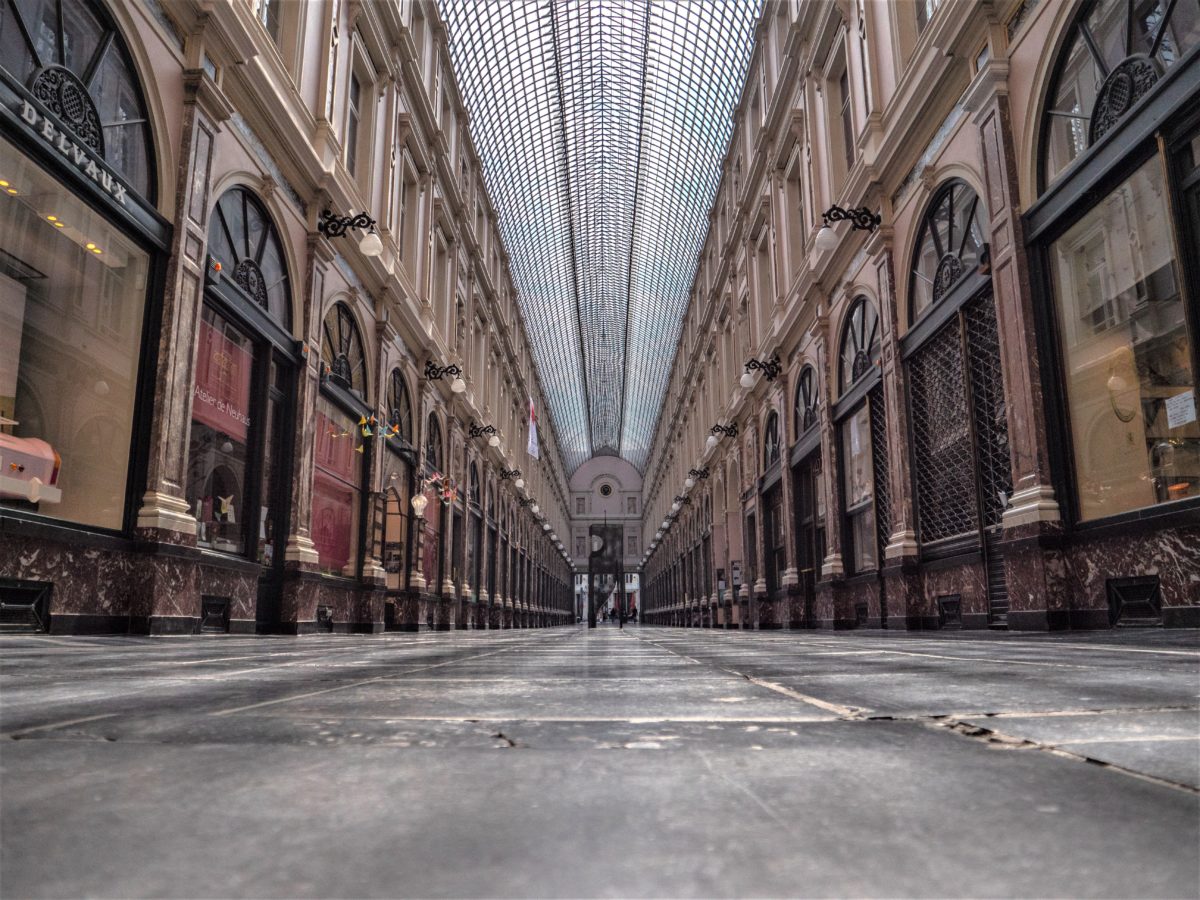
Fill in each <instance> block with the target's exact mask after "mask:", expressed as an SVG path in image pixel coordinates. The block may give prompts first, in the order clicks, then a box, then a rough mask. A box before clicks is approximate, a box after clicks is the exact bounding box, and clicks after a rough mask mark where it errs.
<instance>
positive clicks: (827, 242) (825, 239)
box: [816, 225, 838, 253]
mask: <svg viewBox="0 0 1200 900" xmlns="http://www.w3.org/2000/svg"><path fill="white" fill-rule="evenodd" d="M816 244H817V249H818V250H820V251H821V252H822V253H828V252H829V251H830V250H836V249H837V245H838V239H837V234H835V233H834V230H833V229H832V228H830V227H829V226H828V225H822V226H821V230H820V231H818V232H817V240H816Z"/></svg>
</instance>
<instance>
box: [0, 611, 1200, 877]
mask: <svg viewBox="0 0 1200 900" xmlns="http://www.w3.org/2000/svg"><path fill="white" fill-rule="evenodd" d="M1198 693H1200V634H1198V633H1197V632H1195V631H1163V630H1139V631H1133V630H1129V631H1114V632H1103V633H1071V634H1061V635H1030V634H972V633H958V634H945V633H939V634H895V633H883V632H861V631H860V632H853V633H836V634H835V633H792V632H720V631H695V630H674V629H663V628H647V627H637V626H630V627H626V628H625V629H624V630H618V629H617V628H616V626H613V625H606V626H602V627H600V628H598V629H595V630H592V631H589V630H587V629H586V627H583V626H580V627H575V626H571V627H568V628H560V629H551V630H545V631H501V632H452V633H440V634H416V635H414V634H403V635H401V634H389V635H383V636H362V637H341V636H339V637H335V636H322V637H303V638H283V637H278V638H275V637H259V638H253V637H233V636H213V637H207V636H205V637H187V638H133V637H111V638H95V637H80V638H69V637H51V636H32V635H7V636H3V637H0V896H3V897H74V896H92V897H159V896H164V897H165V896H169V897H392V896H396V897H401V896H403V897H409V896H415V897H448V896H449V897H526V896H528V897H627V896H639V897H640V896H663V897H674V896H679V897H709V896H736V897H746V896H756V897H759V896H848V897H863V896H887V897H898V896H920V897H967V896H971V897H976V896H978V897H985V896H986V897H990V896H1014V895H1016V896H1031V897H1032V896H1072V897H1076V896H1077V897H1093V896H1095V897H1196V896H1197V895H1198V894H1200V860H1198V853H1197V848H1198V847H1200V794H1198V793H1197V787H1198V786H1200V704H1198Z"/></svg>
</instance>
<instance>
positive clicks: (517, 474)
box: [500, 469, 525, 487]
mask: <svg viewBox="0 0 1200 900" xmlns="http://www.w3.org/2000/svg"><path fill="white" fill-rule="evenodd" d="M510 478H515V479H517V481H519V482H521V484H518V485H517V487H522V486H523V485H524V484H525V479H523V478H522V477H521V470H520V469H501V470H500V480H501V481H508V479H510Z"/></svg>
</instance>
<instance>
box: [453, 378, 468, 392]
mask: <svg viewBox="0 0 1200 900" xmlns="http://www.w3.org/2000/svg"><path fill="white" fill-rule="evenodd" d="M466 389H467V383H466V382H465V381H463V380H462V379H461V378H455V379H454V380H453V381H452V382H450V390H451V391H453V392H454V393H455V394H461V393H462V392H463V391H465V390H466Z"/></svg>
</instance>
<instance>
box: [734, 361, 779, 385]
mask: <svg viewBox="0 0 1200 900" xmlns="http://www.w3.org/2000/svg"><path fill="white" fill-rule="evenodd" d="M756 369H757V370H761V371H762V373H763V375H765V376H766V379H767V381H774V380H775V378H776V377H777V376H778V375H779V373H780V372H782V371H783V366H782V365H781V364H780V362H779V354H778V353H776V354H775V355H774V356H772V357H771V358H770V359H766V360H763V359H756V358H754V357H751V358H750V359H748V360H746V374H745V375H743V376H742V387H744V388H752V387H754V375H753V373H754V371H755V370H756Z"/></svg>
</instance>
